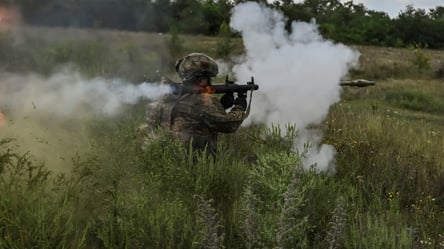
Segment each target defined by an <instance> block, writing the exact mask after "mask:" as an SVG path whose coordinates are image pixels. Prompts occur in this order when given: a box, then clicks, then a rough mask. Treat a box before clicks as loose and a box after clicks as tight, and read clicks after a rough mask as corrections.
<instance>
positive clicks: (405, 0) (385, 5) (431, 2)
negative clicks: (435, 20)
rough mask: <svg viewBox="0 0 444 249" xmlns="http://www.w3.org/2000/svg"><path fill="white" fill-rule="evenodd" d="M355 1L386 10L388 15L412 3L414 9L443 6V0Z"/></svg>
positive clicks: (370, 7)
mask: <svg viewBox="0 0 444 249" xmlns="http://www.w3.org/2000/svg"><path fill="white" fill-rule="evenodd" d="M354 2H356V3H363V4H364V6H366V7H367V8H368V9H371V10H377V11H383V12H386V13H387V14H388V15H389V16H390V17H396V16H398V14H399V12H401V11H403V10H405V7H406V6H407V5H409V4H410V5H412V6H413V7H414V8H415V9H417V8H421V9H425V10H429V9H434V8H436V7H437V6H444V1H443V0H354Z"/></svg>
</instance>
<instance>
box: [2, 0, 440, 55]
mask: <svg viewBox="0 0 444 249" xmlns="http://www.w3.org/2000/svg"><path fill="white" fill-rule="evenodd" d="M243 2H245V1H243V0H235V1H228V0H218V1H213V0H210V1H200V0H174V1H173V0H159V1H142V0H133V1H123V0H108V1H103V0H77V1H59V0H40V1H38V2H35V1H29V0H15V1H11V0H0V5H2V6H8V7H11V8H12V9H14V10H20V16H21V17H22V19H23V23H25V24H27V25H36V26H50V27H78V28H99V29H114V30H131V31H144V32H162V33H174V29H176V32H179V33H183V34H194V35H196V34H204V35H210V36H215V35H217V34H219V33H220V32H221V28H222V24H223V23H229V21H230V20H229V19H230V14H231V11H232V9H233V7H234V6H236V5H237V4H239V3H243ZM257 2H259V3H261V4H262V5H264V6H267V7H269V8H272V9H276V10H279V11H281V12H282V13H283V14H284V15H285V16H286V17H287V21H286V27H287V30H291V22H293V21H305V22H309V21H310V20H312V19H316V23H317V24H318V25H319V28H320V30H321V33H322V35H323V36H324V37H327V38H329V39H331V40H334V41H337V42H343V43H347V44H360V45H375V46H392V47H408V46H410V45H411V44H415V43H416V44H424V45H427V46H428V47H429V48H434V49H442V48H444V18H443V16H444V6H437V7H436V8H434V9H429V10H425V9H420V8H418V9H416V8H414V7H413V6H412V5H407V6H406V7H405V9H403V10H402V11H401V12H400V13H399V14H398V16H397V17H394V18H393V17H389V16H388V14H387V13H384V12H380V11H375V10H371V9H368V8H367V7H366V6H365V5H363V4H362V3H355V2H353V1H345V2H344V1H339V0H304V1H298V2H295V1H288V0H286V1H269V2H267V1H257ZM231 35H234V34H231Z"/></svg>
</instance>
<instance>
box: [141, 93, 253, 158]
mask: <svg viewBox="0 0 444 249" xmlns="http://www.w3.org/2000/svg"><path fill="white" fill-rule="evenodd" d="M146 117H147V118H146V122H145V124H143V125H141V126H140V127H139V128H138V131H137V133H138V135H137V137H138V141H139V143H140V144H141V146H142V149H146V148H147V147H148V146H149V145H150V143H151V142H152V141H153V140H154V139H156V137H157V134H158V131H159V130H158V129H163V130H170V131H171V133H172V139H175V138H178V139H179V140H180V141H181V142H182V143H183V144H184V146H185V148H189V147H190V145H191V148H192V149H193V151H203V150H205V149H206V150H207V152H208V153H210V154H213V155H214V154H215V153H216V147H217V146H216V144H217V136H218V133H219V132H222V133H232V132H235V131H236V130H237V129H238V128H239V126H240V125H241V124H242V121H243V120H244V119H245V118H246V117H247V114H246V113H245V111H244V110H243V109H242V107H240V106H234V107H233V108H232V109H231V110H230V112H228V113H227V112H226V111H225V109H224V108H223V107H222V105H221V104H220V102H219V99H218V98H217V97H216V96H215V95H211V94H185V95H182V96H180V97H179V98H177V97H176V96H174V95H171V96H167V97H166V98H164V99H162V100H161V101H158V102H156V103H152V104H150V105H149V106H148V109H147V116H146Z"/></svg>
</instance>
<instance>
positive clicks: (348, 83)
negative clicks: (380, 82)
mask: <svg viewBox="0 0 444 249" xmlns="http://www.w3.org/2000/svg"><path fill="white" fill-rule="evenodd" d="M375 84H376V82H375V81H372V80H344V81H341V82H340V83H339V85H340V86H356V87H367V86H374V85H375Z"/></svg>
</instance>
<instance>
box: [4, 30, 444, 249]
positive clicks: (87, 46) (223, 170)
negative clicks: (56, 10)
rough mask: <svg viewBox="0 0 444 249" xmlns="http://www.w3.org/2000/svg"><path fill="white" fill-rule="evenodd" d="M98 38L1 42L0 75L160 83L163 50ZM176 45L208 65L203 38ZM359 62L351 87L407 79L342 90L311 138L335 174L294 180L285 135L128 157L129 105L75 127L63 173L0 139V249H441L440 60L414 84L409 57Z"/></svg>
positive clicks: (161, 143)
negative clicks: (330, 150)
mask: <svg viewBox="0 0 444 249" xmlns="http://www.w3.org/2000/svg"><path fill="white" fill-rule="evenodd" d="M40 31H41V30H40ZM76 32H80V31H76ZM108 35H109V36H111V37H113V38H111V39H110V38H109V37H108V38H106V36H105V35H104V34H102V36H99V35H97V36H93V38H88V39H87V38H83V40H82V41H80V42H77V41H75V39H71V40H69V41H66V40H63V41H56V40H51V41H48V40H46V41H45V40H39V39H37V38H36V37H35V36H34V37H25V43H23V44H22V45H20V44H17V43H14V42H11V41H12V36H9V38H5V39H6V40H1V41H0V54H1V55H2V56H8V57H3V58H10V60H9V63H11V64H9V63H8V62H6V61H3V60H2V61H1V62H0V63H1V64H0V65H1V66H0V68H2V69H3V71H16V72H26V71H29V70H32V71H35V72H41V73H45V72H46V73H49V72H50V71H51V70H52V69H53V68H55V67H56V66H59V65H60V63H64V62H68V63H72V64H73V66H74V67H78V68H79V70H80V71H81V72H83V73H85V74H88V75H91V76H108V77H113V76H120V77H125V78H127V79H130V80H133V79H135V80H139V79H141V78H143V77H144V72H145V73H148V76H147V77H152V78H154V77H156V74H155V73H154V71H155V70H152V71H153V73H152V74H150V73H151V69H152V68H156V69H157V68H160V69H161V70H164V72H167V69H166V66H165V67H162V63H165V62H166V61H169V60H167V59H168V56H167V55H168V53H169V52H170V51H168V49H166V47H167V46H166V45H165V44H164V43H165V42H166V41H168V40H165V39H164V38H165V37H163V36H162V37H160V38H158V40H156V39H154V38H153V37H158V36H157V35H153V36H151V35H149V34H146V36H141V35H142V34H134V33H128V34H126V35H128V36H130V37H131V38H128V39H125V40H124V41H122V39H117V38H118V37H120V36H121V35H122V34H121V33H109V34H108ZM2 37H7V36H2ZM65 38H66V39H69V37H68V35H67V36H66V37H65ZM149 38H151V39H149ZM179 38H180V39H183V40H184V41H185V43H184V48H183V51H184V52H187V51H193V50H195V49H196V48H199V46H201V47H202V50H203V51H204V52H209V53H210V54H212V55H213V54H215V53H216V51H212V50H210V47H212V48H211V49H214V47H215V46H208V44H213V45H214V44H217V41H218V40H215V39H214V38H208V37H198V38H196V37H186V36H183V37H179ZM8 39H9V40H8ZM26 39H31V41H37V42H38V44H40V45H39V47H37V46H36V47H30V46H28V45H29V44H32V43H28V42H27V41H29V40H26ZM104 39H107V40H109V41H110V42H109V43H107V46H105V47H101V48H98V49H96V48H97V47H96V46H97V44H98V43H97V42H98V41H103V40H104ZM175 39H177V37H176V38H175ZM221 39H226V38H221ZM159 40H160V42H159ZM197 40H198V41H199V42H196V41H197ZM111 41H112V42H111ZM130 41H131V43H130ZM148 41H149V42H148ZM170 41H171V40H170ZM233 41H234V44H237V43H236V42H237V40H233ZM150 48H151V49H150ZM152 48H156V49H152ZM205 49H206V50H205ZM202 50H201V51H202ZM146 51H151V52H150V53H145V52H146ZM152 51H155V52H152ZM360 51H361V52H362V53H363V59H362V67H361V68H360V69H359V71H357V72H354V73H355V74H356V75H359V76H369V75H377V74H378V71H374V70H375V67H374V65H377V64H378V62H387V64H385V65H390V66H393V65H395V64H396V65H399V67H400V68H403V69H407V70H406V71H407V72H403V70H400V71H399V72H398V73H393V72H395V71H389V72H390V73H387V74H385V75H383V76H380V80H379V82H378V83H377V85H376V86H375V87H370V88H365V89H361V88H360V89H354V88H346V89H344V92H343V98H342V101H341V102H339V103H338V104H336V105H335V106H333V107H332V108H331V111H330V113H329V116H328V118H327V119H326V120H325V122H324V123H323V124H322V127H321V128H322V129H323V130H324V132H325V136H324V141H323V142H324V143H327V144H332V145H334V146H335V148H336V149H337V155H336V173H335V174H327V173H323V172H317V171H316V170H314V169H303V168H302V166H301V160H302V159H303V156H304V152H295V151H294V150H293V149H292V147H293V146H292V142H293V140H294V138H295V137H296V136H297V127H293V126H288V127H273V128H266V127H262V126H259V125H254V126H250V127H245V128H242V129H241V130H239V131H238V132H237V133H235V134H231V135H224V136H222V137H221V141H220V144H219V150H220V154H219V156H218V157H217V158H216V159H214V160H213V159H209V158H206V157H202V156H201V157H199V156H197V157H193V156H192V155H188V154H186V153H185V152H184V148H182V147H181V145H180V143H178V142H177V141H171V139H170V137H168V135H167V134H160V136H159V138H158V139H157V140H155V141H153V144H152V146H150V147H149V149H148V151H141V150H140V148H139V146H138V145H137V143H136V141H135V139H134V131H135V129H136V127H137V125H139V123H140V120H141V119H142V118H143V117H141V115H143V110H142V106H134V108H132V109H130V110H128V111H127V112H126V113H125V114H121V115H120V116H117V117H113V118H106V119H102V120H94V121H88V122H86V123H84V124H82V125H83V127H82V131H83V132H85V133H87V134H88V137H89V138H90V140H89V141H88V144H85V146H86V147H87V148H89V149H88V150H86V151H88V152H83V153H81V154H78V155H77V156H76V157H74V158H72V160H71V161H67V164H68V163H70V164H71V168H72V170H71V171H70V172H66V173H64V174H62V173H57V172H53V171H49V170H48V169H47V168H46V167H45V165H44V164H40V163H38V162H36V161H35V160H34V159H33V157H32V153H33V151H32V150H31V151H29V152H28V153H20V152H18V149H17V148H18V147H17V146H16V143H17V141H14V140H13V139H14V138H11V139H12V140H11V139H9V138H3V137H2V138H0V193H1V198H0V248H246V249H248V248H444V233H443V231H444V189H443V182H444V154H443V153H442V152H443V151H444V128H443V124H444V118H443V114H444V98H443V97H444V96H443V91H442V87H443V85H442V80H437V79H432V78H433V77H434V73H435V72H436V71H435V70H436V69H439V68H441V69H442V64H441V65H440V64H439V63H437V62H435V60H434V58H436V57H437V56H442V51H433V53H434V56H429V58H430V68H424V71H423V72H421V73H420V72H418V70H412V69H415V65H413V64H412V63H410V62H411V61H409V60H406V59H405V58H406V57H410V58H413V57H414V54H412V53H413V52H412V51H411V50H391V49H385V50H382V49H377V48H372V47H361V48H360ZM422 51H423V52H424V53H429V51H428V50H426V49H424V50H422ZM438 52H439V53H438ZM376 53H380V54H385V56H374V54H376ZM25 58H26V59H25ZM44 58H47V59H46V60H42V59H44ZM368 58H373V60H367V59H368ZM37 62H39V63H37ZM366 62H369V63H366ZM373 63H374V64H373ZM123 65H126V66H125V67H123ZM128 65H130V66H128ZM131 65H134V66H135V67H131ZM147 65H152V68H150V67H148V66H147ZM390 66H387V67H386V68H391V67H390ZM147 69H148V70H147ZM390 70H393V69H390ZM12 125H13V124H12ZM0 129H2V128H0ZM283 134H286V135H285V136H283Z"/></svg>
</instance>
